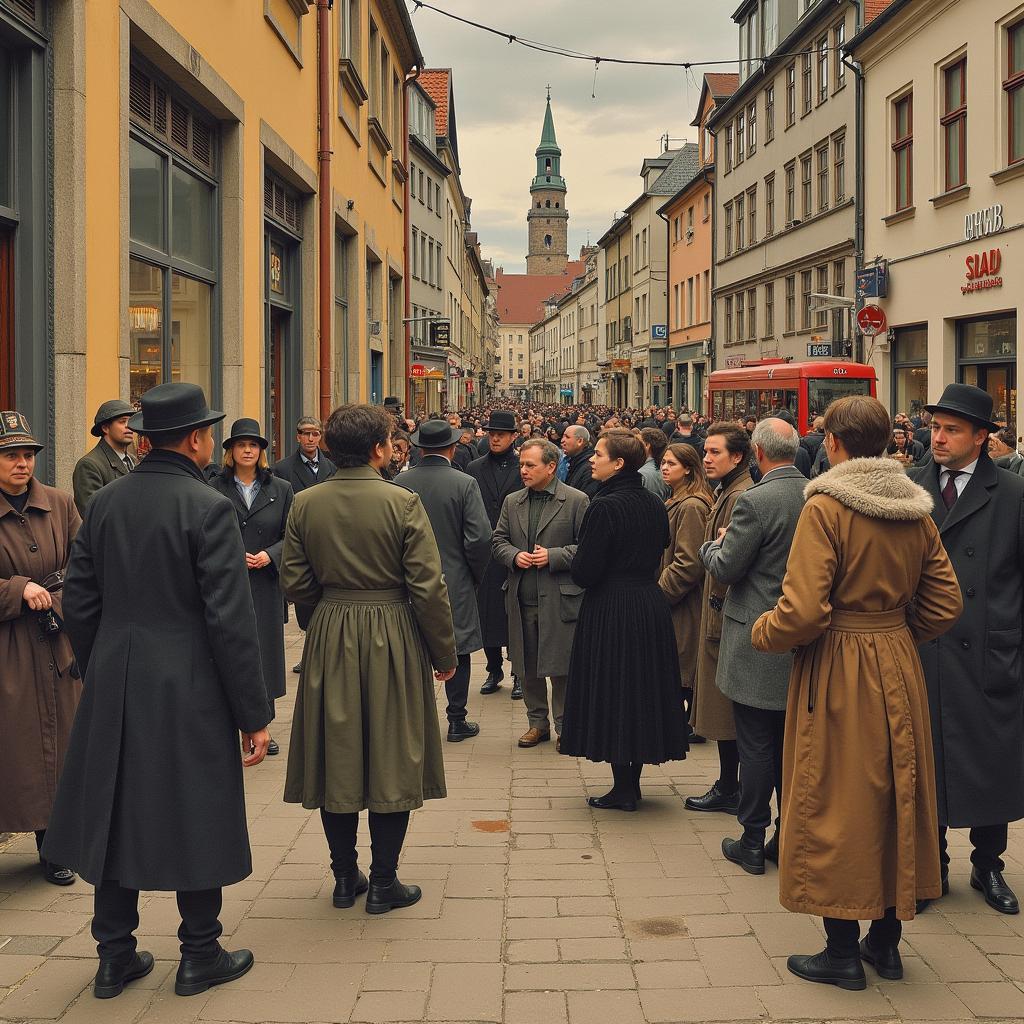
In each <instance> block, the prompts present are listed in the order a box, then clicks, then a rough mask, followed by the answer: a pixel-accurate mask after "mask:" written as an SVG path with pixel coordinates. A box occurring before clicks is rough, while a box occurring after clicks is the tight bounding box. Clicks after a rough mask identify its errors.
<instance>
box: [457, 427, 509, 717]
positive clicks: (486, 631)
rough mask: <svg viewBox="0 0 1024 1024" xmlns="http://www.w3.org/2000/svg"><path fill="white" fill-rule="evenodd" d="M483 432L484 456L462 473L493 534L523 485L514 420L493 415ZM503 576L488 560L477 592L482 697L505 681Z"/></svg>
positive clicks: (506, 620)
mask: <svg viewBox="0 0 1024 1024" xmlns="http://www.w3.org/2000/svg"><path fill="white" fill-rule="evenodd" d="M484 430H486V431H487V440H488V452H487V454H486V455H485V456H484V457H483V458H481V459H476V460H474V461H473V462H471V463H470V464H469V465H468V466H467V467H466V472H467V473H468V474H469V475H470V476H471V477H473V478H474V479H475V480H476V482H477V483H478V484H479V485H480V493H481V494H482V495H483V499H484V507H485V508H486V509H487V518H488V519H489V520H490V522H491V529H492V530H493V529H494V527H495V526H497V525H498V516H500V515H501V506H502V505H503V504H504V502H505V499H506V498H507V497H508V496H509V495H510V494H513V493H514V492H515V491H521V490H522V489H523V481H522V479H521V478H520V476H519V456H518V455H517V454H516V451H515V449H514V448H513V447H512V444H513V442H514V441H515V439H516V418H515V416H514V415H513V414H512V413H510V412H503V411H500V410H499V411H496V412H493V413H492V414H491V418H490V419H489V420H488V421H487V422H486V423H485V424H484ZM507 576H508V573H507V572H506V571H505V567H504V566H503V565H502V564H501V563H500V562H496V561H495V560H494V559H493V558H492V559H491V560H490V561H489V562H488V564H487V569H486V570H485V572H484V578H483V580H482V581H481V582H480V586H479V588H478V589H477V604H478V606H479V609H480V630H481V633H482V635H483V642H484V653H485V654H486V655H487V679H486V681H485V682H484V684H483V686H481V687H480V692H481V693H483V694H487V693H495V692H496V691H497V690H498V689H499V688H500V686H501V681H502V679H504V678H505V673H504V671H503V669H502V657H501V649H502V648H503V647H508V615H507V613H506V611H505V592H504V590H503V589H502V588H503V586H504V584H505V580H506V578H507ZM522 695H523V693H522V688H521V687H520V685H519V682H518V680H516V679H514V678H513V684H512V698H513V699H514V700H519V699H521V698H522Z"/></svg>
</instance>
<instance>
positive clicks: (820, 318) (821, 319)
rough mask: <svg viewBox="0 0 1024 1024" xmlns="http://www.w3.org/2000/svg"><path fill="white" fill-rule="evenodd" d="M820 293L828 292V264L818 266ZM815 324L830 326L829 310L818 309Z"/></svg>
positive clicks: (815, 314)
mask: <svg viewBox="0 0 1024 1024" xmlns="http://www.w3.org/2000/svg"><path fill="white" fill-rule="evenodd" d="M818 294H819V295H827V294H828V266H827V265H826V266H821V267H818ZM814 326H815V327H827V326H828V310H827V309H818V310H815V312H814Z"/></svg>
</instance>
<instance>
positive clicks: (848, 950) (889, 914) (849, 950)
mask: <svg viewBox="0 0 1024 1024" xmlns="http://www.w3.org/2000/svg"><path fill="white" fill-rule="evenodd" d="M824 923H825V936H826V939H827V941H826V942H825V948H826V949H827V950H828V951H829V952H830V953H831V954H832V955H833V956H835V957H841V958H843V959H844V960H854V959H856V958H857V957H858V956H860V953H859V951H858V949H857V946H858V944H859V942H860V922H859V921H841V920H839V918H836V917H826V918H824ZM902 937H903V924H902V922H901V921H897V920H896V908H895V907H889V909H888V910H887V911H886V912H885V917H883V918H880V919H879V920H878V921H872V922H871V927H870V928H868V938H869V939H870V940H871V945H872V947H873V948H874V949H887V948H889V947H890V946H898V945H899V943H900V939H901V938H902Z"/></svg>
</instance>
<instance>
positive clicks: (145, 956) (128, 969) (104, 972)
mask: <svg viewBox="0 0 1024 1024" xmlns="http://www.w3.org/2000/svg"><path fill="white" fill-rule="evenodd" d="M151 970H153V954H152V953H146V952H142V953H136V954H135V955H134V956H133V957H132V958H131V960H129V961H128V963H126V964H115V963H112V962H111V961H110V960H101V961H100V969H99V970H98V971H97V972H96V980H95V982H94V983H93V988H92V994H93V995H94V996H95V997H96V998H97V999H113V998H114V996H119V995H120V994H121V992H122V990H123V989H124V987H125V985H127V984H128V982H129V981H135V980H136V979H137V978H144V977H145V976H146V975H147V974H149V972H150V971H151Z"/></svg>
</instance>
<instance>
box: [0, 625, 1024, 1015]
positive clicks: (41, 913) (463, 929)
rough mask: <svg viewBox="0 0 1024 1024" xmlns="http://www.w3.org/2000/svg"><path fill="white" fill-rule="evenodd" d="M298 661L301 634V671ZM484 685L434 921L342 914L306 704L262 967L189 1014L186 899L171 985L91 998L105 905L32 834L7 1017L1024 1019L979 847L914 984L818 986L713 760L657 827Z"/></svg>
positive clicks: (431, 879) (266, 802) (11, 940)
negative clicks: (746, 860) (741, 848)
mask: <svg viewBox="0 0 1024 1024" xmlns="http://www.w3.org/2000/svg"><path fill="white" fill-rule="evenodd" d="M298 643H299V640H298V635H297V634H293V633H290V634H289V651H288V653H289V659H290V660H289V664H291V662H292V661H295V660H297V654H298ZM482 678H483V671H482V665H480V666H478V668H477V670H476V671H475V672H474V682H475V683H476V684H477V685H475V686H474V687H473V688H472V690H471V698H470V701H471V703H470V712H471V718H475V719H478V720H479V722H480V724H481V728H482V734H481V736H480V737H479V738H478V739H476V740H470V741H467V742H465V743H462V744H458V745H456V744H445V745H444V746H445V756H446V764H447V774H448V787H449V797H448V799H447V800H444V801H433V802H431V803H428V804H427V805H426V806H425V807H424V808H423V809H422V810H420V811H417V812H415V813H414V815H413V819H412V826H411V828H410V832H409V838H408V842H407V844H406V848H405V852H404V856H403V858H402V864H401V869H400V871H401V877H402V878H403V880H405V881H409V882H416V883H419V884H420V885H422V887H423V890H424V895H423V900H422V901H421V902H420V904H418V905H417V906H415V907H413V908H410V909H408V910H403V911H395V912H393V913H391V914H387V915H383V916H381V917H378V918H371V917H368V916H367V915H366V914H365V913H364V912H363V910H362V909H361V905H360V903H359V902H357V904H356V906H355V907H354V908H353V909H351V910H335V909H334V908H333V907H332V905H331V899H330V897H331V890H332V886H333V879H332V878H331V877H330V876H329V870H328V858H327V848H326V845H325V843H324V838H323V834H322V832H321V830H320V822H319V816H318V815H317V814H315V813H312V814H311V813H310V812H308V811H305V810H303V809H302V808H300V807H296V806H293V805H286V804H284V803H282V802H281V789H282V783H283V776H284V767H285V755H286V752H287V746H288V725H289V721H290V715H291V706H292V701H291V698H290V697H289V698H288V699H286V700H284V701H281V702H279V704H278V708H279V718H278V721H277V723H276V729H275V733H276V735H277V738H278V740H279V742H280V743H281V746H282V756H280V757H278V758H276V759H270V758H268V759H267V761H266V762H264V764H263V765H261V766H260V767H258V768H256V769H253V770H251V771H248V772H247V773H246V782H247V787H246V791H247V796H248V810H249V820H250V824H251V836H252V845H253V861H254V872H253V875H252V877H251V878H249V879H247V880H246V881H245V882H243V883H242V884H240V885H236V886H234V887H232V888H231V889H228V890H226V892H225V900H224V913H223V921H224V926H225V933H226V938H227V940H228V943H229V946H230V947H239V946H248V947H249V948H251V949H252V950H253V951H254V952H255V954H256V961H257V963H256V967H255V968H254V969H253V970H252V972H251V973H250V974H249V975H247V976H246V977H245V978H244V979H242V980H241V981H239V982H236V983H234V984H232V985H228V986H225V987H224V988H222V989H214V990H211V991H210V992H209V993H208V994H204V995H200V996H195V997H192V998H180V997H177V996H175V995H174V991H173V982H174V968H175V961H176V960H177V957H178V947H177V939H176V937H175V932H176V930H177V924H178V920H177V914H176V908H175V903H174V898H173V896H169V895H168V894H153V895H148V896H145V897H144V901H143V905H142V913H141V918H142V923H141V927H140V939H141V942H140V945H141V948H143V949H149V950H151V951H152V952H153V953H154V955H155V956H156V957H157V967H156V970H155V971H154V972H153V973H152V974H151V975H150V976H149V977H148V978H145V979H143V980H142V981H140V982H136V983H133V984H132V985H130V986H129V987H128V988H127V989H126V990H125V992H124V994H123V995H121V996H120V997H119V998H117V999H115V1000H109V1001H100V1000H96V999H94V998H93V996H92V993H91V990H90V983H91V979H92V976H93V974H94V972H95V969H96V961H95V959H94V956H95V950H94V946H93V943H92V939H91V937H90V935H89V916H90V908H91V892H90V889H89V887H88V886H86V885H85V884H84V883H82V882H81V881H79V882H77V883H76V884H75V885H74V886H73V887H71V888H69V889H57V888H54V887H53V886H50V885H47V884H46V883H45V882H43V881H42V879H41V877H40V875H39V869H38V866H37V863H36V857H35V852H34V843H33V841H32V838H31V837H21V838H15V839H14V840H13V841H11V842H10V843H8V845H7V846H6V848H4V849H3V851H2V852H0V1020H2V1021H22V1020H47V1021H52V1020H59V1021H62V1022H67V1024H71V1022H76V1024H77V1022H86V1021H96V1022H104V1024H121V1022H133V1021H145V1022H147V1024H190V1022H193V1021H235V1022H249V1021H296V1022H342V1021H365V1022H373V1021H395V1022H411V1021H452V1022H474V1021H493V1022H503V1024H563V1022H567V1021H568V1022H571V1024H593V1022H602V1021H612V1022H614V1024H643V1022H652V1024H653V1022H669V1021H751V1020H756V1019H765V1018H771V1019H773V1020H872V1021H873V1020H904V1021H927V1020H934V1021H940V1020H941V1021H947V1020H974V1019H975V1018H994V1019H998V1020H1009V1019H1024V918H1021V917H1018V918H1009V917H1003V916H1000V915H999V914H997V913H995V912H994V911H991V910H989V909H988V908H987V907H986V906H985V904H984V903H983V902H982V900H981V898H980V896H978V895H977V894H976V893H974V892H973V891H972V890H971V889H970V888H969V886H968V882H967V878H968V873H969V864H968V861H967V859H966V857H967V853H968V848H967V844H966V837H965V836H964V835H963V834H961V833H954V834H953V835H952V836H951V839H952V843H951V850H952V853H953V856H954V860H953V865H952V867H953V870H952V876H951V877H952V892H951V894H950V895H949V897H947V898H946V899H944V900H942V901H941V903H940V904H938V905H936V906H935V907H933V908H932V909H931V910H929V911H928V913H926V914H924V915H923V916H922V917H920V918H919V919H918V920H917V921H915V922H913V923H912V924H910V925H909V926H908V927H907V929H906V943H905V945H904V962H905V964H906V979H905V981H903V982H901V983H893V982H885V981H879V979H877V977H876V976H875V975H874V974H873V972H872V971H871V970H870V969H868V978H869V986H868V989H867V991H865V992H841V991H839V990H838V989H834V988H831V987H829V986H815V985H809V984H806V983H804V982H800V981H798V980H797V979H795V978H793V977H792V976H791V975H789V974H788V972H787V971H786V969H785V958H786V955H787V954H789V953H792V952H815V951H817V950H818V949H820V948H821V946H822V944H823V937H822V932H821V930H820V928H819V925H818V923H817V922H815V921H812V920H811V919H809V918H806V917H801V916H798V915H796V914H790V913H787V912H786V911H784V910H782V909H781V908H780V907H779V904H778V897H777V885H776V882H777V875H776V873H775V871H774V869H773V868H772V867H771V866H769V873H768V874H767V875H765V876H764V877H761V878H754V877H751V876H750V875H746V874H744V873H743V872H742V871H741V870H740V869H739V868H738V867H735V866H733V865H731V864H729V863H727V862H725V861H724V860H723V858H722V856H721V852H720V849H719V847H720V843H721V840H722V837H723V836H725V835H730V834H736V822H735V820H734V819H731V818H728V817H725V816H723V815H718V814H711V815H702V814H696V813H688V812H686V811H684V810H683V804H682V798H683V797H684V796H686V795H688V794H692V793H699V792H703V791H704V789H705V788H706V787H707V785H708V784H709V783H710V782H711V780H712V779H713V778H714V776H715V774H716V772H715V769H716V767H717V757H716V754H715V750H714V747H713V745H711V744H709V745H707V746H704V747H698V748H696V750H695V751H694V753H693V755H692V756H691V758H690V759H689V760H687V761H685V762H683V763H676V764H671V765H668V766H664V767H662V768H655V769H649V770H647V771H646V772H645V773H644V783H643V788H644V803H643V807H642V810H641V811H640V812H639V813H637V814H621V813H615V812H594V811H591V810H590V808H588V807H587V806H586V805H585V803H584V801H583V795H584V791H586V790H589V791H590V792H598V793H600V792H604V789H605V788H606V784H607V781H608V773H607V770H606V768H605V767H603V766H599V765H598V766H595V765H590V764H588V763H587V762H577V761H575V760H570V759H568V758H560V757H559V756H558V755H557V754H556V753H555V750H554V744H544V745H542V746H541V747H538V748H535V749H533V750H519V749H518V748H517V747H516V743H515V740H516V739H517V738H518V736H519V735H520V734H521V733H522V732H523V731H525V729H526V717H525V710H524V708H523V705H522V703H520V702H516V703H513V702H512V701H510V700H509V689H508V686H507V685H506V686H504V687H503V688H502V690H501V691H500V692H499V693H498V694H495V695H493V696H490V697H481V696H480V695H479V693H478V690H479V683H480V681H481V680H482ZM295 679H296V677H295V676H291V675H290V676H289V686H290V687H293V684H294V681H295ZM442 713H443V712H442ZM158 798H159V797H158V795H154V799H158ZM363 831H364V832H365V830H363ZM361 838H364V837H361ZM367 859H368V858H366V857H364V858H363V863H364V865H365V863H366V860H367ZM1007 879H1008V881H1009V882H1010V884H1011V885H1013V886H1014V887H1015V888H1016V889H1017V891H1018V892H1019V893H1021V894H1022V895H1024V829H1019V828H1018V829H1014V830H1012V831H1011V846H1010V856H1009V859H1008V865H1007Z"/></svg>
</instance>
